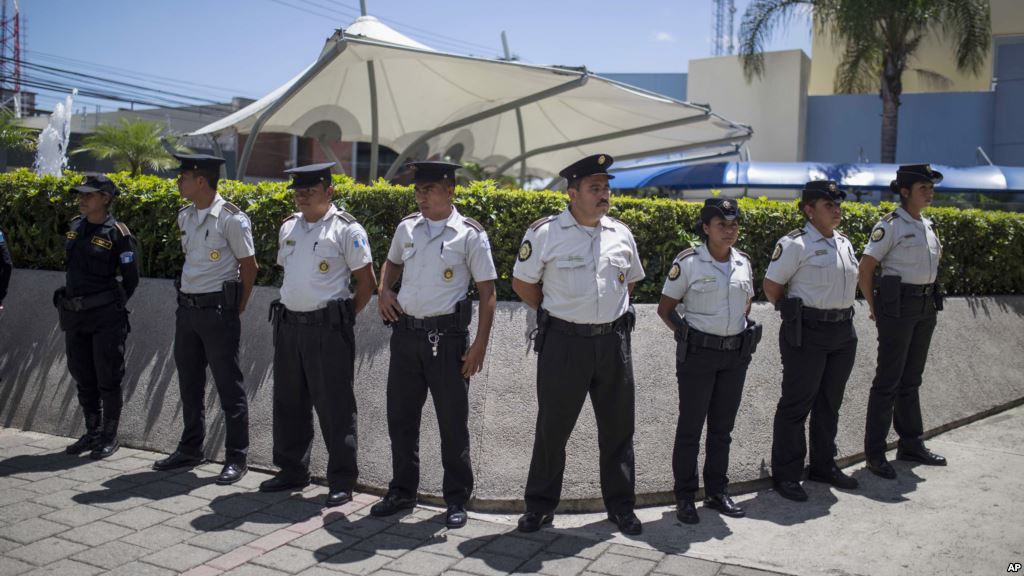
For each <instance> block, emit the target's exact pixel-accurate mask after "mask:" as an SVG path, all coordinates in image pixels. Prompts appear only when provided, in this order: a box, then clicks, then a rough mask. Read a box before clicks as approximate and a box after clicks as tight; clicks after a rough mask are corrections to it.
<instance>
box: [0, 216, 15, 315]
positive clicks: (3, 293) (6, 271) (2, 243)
mask: <svg viewBox="0 0 1024 576" xmlns="http://www.w3.org/2000/svg"><path fill="white" fill-rule="evenodd" d="M13 269H14V261H13V260H11V250H10V248H8V246H7V235H6V234H4V231H3V228H0V310H2V309H3V307H4V298H6V297H7V286H8V285H9V284H10V282H11V270H13Z"/></svg>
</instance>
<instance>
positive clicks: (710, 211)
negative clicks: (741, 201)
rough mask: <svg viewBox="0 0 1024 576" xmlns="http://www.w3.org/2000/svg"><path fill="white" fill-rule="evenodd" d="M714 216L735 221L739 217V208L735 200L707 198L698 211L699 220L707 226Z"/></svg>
mask: <svg viewBox="0 0 1024 576" xmlns="http://www.w3.org/2000/svg"><path fill="white" fill-rule="evenodd" d="M715 216H718V217H720V218H724V219H726V220H735V219H737V218H739V217H740V207H739V205H737V204H736V201H735V200H730V199H729V198H708V199H707V200H705V201H704V207H703V208H701V209H700V220H701V222H703V223H705V224H707V223H709V222H711V219H712V218H714V217H715Z"/></svg>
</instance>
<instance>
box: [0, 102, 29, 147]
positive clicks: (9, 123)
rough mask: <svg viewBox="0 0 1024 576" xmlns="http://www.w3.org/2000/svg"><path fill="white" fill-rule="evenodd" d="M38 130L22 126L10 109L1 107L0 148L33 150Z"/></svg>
mask: <svg viewBox="0 0 1024 576" xmlns="http://www.w3.org/2000/svg"><path fill="white" fill-rule="evenodd" d="M35 147H36V131H35V130H32V129H31V128H26V127H25V126H22V125H21V123H20V122H18V119H17V118H15V117H14V114H13V113H11V111H10V110H3V109H0V150H32V149H33V148H35Z"/></svg>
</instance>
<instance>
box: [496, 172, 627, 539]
mask: <svg viewBox="0 0 1024 576" xmlns="http://www.w3.org/2000/svg"><path fill="white" fill-rule="evenodd" d="M611 165H612V157H611V156H608V155H607V154H596V155H593V156H589V157H587V158H584V159H582V160H580V161H578V162H576V163H574V164H572V165H571V166H569V167H567V168H565V169H564V170H562V171H561V172H560V175H561V176H562V177H563V178H565V179H566V180H568V182H569V185H568V192H569V207H568V208H566V210H565V211H563V212H562V213H561V214H559V215H557V216H550V217H547V218H542V219H540V220H538V221H537V222H534V223H533V224H532V225H531V226H530V228H529V230H527V231H526V235H525V237H524V239H523V243H522V245H521V246H520V248H519V257H518V259H517V261H516V264H515V268H514V270H513V272H512V275H513V279H512V289H513V290H515V292H516V294H518V295H519V297H520V298H522V300H523V302H525V303H526V304H528V305H529V306H530V307H531V308H534V309H536V310H537V311H538V315H537V316H538V322H537V325H538V330H539V332H538V333H537V339H536V341H535V343H534V349H535V350H537V351H538V357H537V404H538V411H537V428H536V436H535V438H534V444H533V456H532V459H531V461H530V473H529V477H528V479H527V481H526V514H524V515H523V516H522V517H521V518H520V519H519V530H520V531H522V532H534V531H537V530H539V529H540V528H541V527H542V526H543V525H545V524H549V523H550V522H551V521H552V519H553V518H554V511H555V508H556V507H557V506H558V502H559V499H560V497H561V491H562V476H563V474H564V473H565V445H566V442H568V440H569V435H570V434H571V433H572V430H573V427H575V425H576V419H577V418H578V417H579V413H580V410H581V409H582V408H583V402H584V401H585V400H586V398H587V394H588V393H589V394H590V399H591V402H592V403H593V405H594V413H595V416H596V418H597V429H598V436H599V438H600V443H599V444H600V450H601V456H600V458H601V462H600V467H601V493H602V496H603V497H604V504H605V508H606V510H607V512H608V519H609V520H610V521H612V522H614V523H615V524H616V525H618V527H619V530H620V531H622V532H623V533H624V534H639V533H640V532H641V531H642V529H643V527H642V525H641V523H640V520H639V519H638V518H637V517H636V514H634V513H633V508H634V505H635V502H636V490H635V484H636V482H635V473H634V457H633V431H634V386H633V361H632V357H631V345H630V331H631V330H632V328H633V322H634V315H633V313H632V311H630V309H629V297H630V293H631V292H632V290H633V286H634V285H635V284H636V283H637V282H639V281H640V280H643V278H644V270H643V266H642V265H641V263H640V254H639V253H638V252H637V248H636V242H635V240H634V239H633V234H632V233H631V232H630V231H629V228H627V227H626V225H625V224H623V223H622V222H619V221H618V220H616V219H614V218H610V217H608V215H607V214H608V208H609V198H610V196H611V190H610V188H609V186H608V181H609V180H610V179H612V178H613V177H614V176H612V175H611V174H608V168H609V167H610V166H611Z"/></svg>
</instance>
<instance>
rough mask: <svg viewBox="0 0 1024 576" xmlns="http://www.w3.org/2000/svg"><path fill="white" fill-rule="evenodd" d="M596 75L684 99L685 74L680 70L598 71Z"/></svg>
mask: <svg viewBox="0 0 1024 576" xmlns="http://www.w3.org/2000/svg"><path fill="white" fill-rule="evenodd" d="M598 76H603V77H605V78H608V79H611V80H615V81H617V82H622V83H625V84H629V85H631V86H636V87H637V88H643V89H644V90H650V91H651V92H656V93H658V94H664V95H665V96H668V97H669V98H674V99H676V100H686V74H684V73H681V72H673V73H651V74H643V73H622V74H602V73H598Z"/></svg>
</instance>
